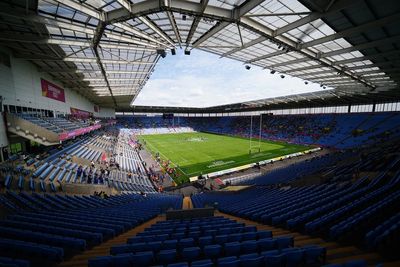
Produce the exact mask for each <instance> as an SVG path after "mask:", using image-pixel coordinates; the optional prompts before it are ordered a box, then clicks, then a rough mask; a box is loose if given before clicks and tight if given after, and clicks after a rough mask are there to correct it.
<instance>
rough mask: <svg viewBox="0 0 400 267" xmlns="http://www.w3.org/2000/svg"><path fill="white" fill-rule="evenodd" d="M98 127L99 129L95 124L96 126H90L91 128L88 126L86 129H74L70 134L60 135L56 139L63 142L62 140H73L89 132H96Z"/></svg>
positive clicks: (98, 125)
mask: <svg viewBox="0 0 400 267" xmlns="http://www.w3.org/2000/svg"><path fill="white" fill-rule="evenodd" d="M100 127H101V125H100V124H96V125H92V126H89V127H86V128H80V129H76V130H73V131H71V132H65V133H61V134H60V135H59V136H58V137H59V139H60V141H64V140H67V139H71V138H74V137H76V136H79V135H82V134H85V133H88V132H91V131H93V130H97V129H99V128H100Z"/></svg>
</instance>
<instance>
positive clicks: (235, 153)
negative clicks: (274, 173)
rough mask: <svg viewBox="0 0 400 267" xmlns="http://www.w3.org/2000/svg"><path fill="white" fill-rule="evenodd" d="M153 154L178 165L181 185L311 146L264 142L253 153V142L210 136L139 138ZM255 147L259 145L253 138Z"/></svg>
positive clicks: (153, 136) (202, 134) (196, 133)
mask: <svg viewBox="0 0 400 267" xmlns="http://www.w3.org/2000/svg"><path fill="white" fill-rule="evenodd" d="M139 140H141V142H142V143H144V142H143V141H145V147H146V149H147V150H148V151H150V152H151V153H152V154H153V155H154V154H155V153H156V152H158V153H159V155H160V157H161V158H163V159H168V160H170V161H171V162H172V164H173V165H175V166H178V167H179V169H180V170H181V172H182V173H183V175H181V176H180V177H177V178H175V182H176V183H178V184H181V183H183V182H187V181H188V179H189V177H193V176H198V175H199V174H207V173H211V172H216V171H220V170H225V169H229V168H233V167H237V166H242V165H245V164H249V163H254V162H258V161H261V160H266V159H271V158H275V157H279V156H283V155H287V154H291V153H295V152H300V151H305V150H307V149H310V146H304V145H296V144H288V143H283V142H275V141H265V140H262V141H261V142H260V152H258V149H257V150H255V149H253V150H252V153H251V154H250V153H249V139H248V138H247V139H245V138H241V137H232V136H225V135H217V134H209V133H199V132H195V133H180V134H156V135H142V136H139ZM252 144H253V145H252V146H253V147H254V146H258V139H253V142H252Z"/></svg>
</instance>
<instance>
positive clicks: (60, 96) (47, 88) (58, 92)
mask: <svg viewBox="0 0 400 267" xmlns="http://www.w3.org/2000/svg"><path fill="white" fill-rule="evenodd" d="M40 83H41V85H42V96H45V97H48V98H51V99H54V100H57V101H61V102H65V92H64V89H62V88H60V87H58V86H57V85H55V84H54V83H51V82H49V81H46V80H44V79H40Z"/></svg>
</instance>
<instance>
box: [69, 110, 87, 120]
mask: <svg viewBox="0 0 400 267" xmlns="http://www.w3.org/2000/svg"><path fill="white" fill-rule="evenodd" d="M70 110H71V115H72V116H73V117H76V118H85V119H86V118H89V117H90V116H92V115H93V113H91V112H89V111H85V110H82V109H78V108H70Z"/></svg>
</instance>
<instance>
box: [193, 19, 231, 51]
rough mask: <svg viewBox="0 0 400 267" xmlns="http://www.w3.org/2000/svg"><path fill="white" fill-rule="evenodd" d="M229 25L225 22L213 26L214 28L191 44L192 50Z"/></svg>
mask: <svg viewBox="0 0 400 267" xmlns="http://www.w3.org/2000/svg"><path fill="white" fill-rule="evenodd" d="M228 25H229V22H226V21H220V22H218V23H217V24H215V26H214V27H212V28H211V29H210V30H208V31H207V32H206V33H204V34H203V35H202V36H200V37H199V39H197V40H196V41H194V42H193V44H192V48H196V47H198V46H199V45H201V44H202V43H203V42H205V41H206V40H207V39H208V38H210V37H211V36H213V35H215V34H216V33H218V32H219V31H221V30H222V29H224V28H225V27H226V26H228Z"/></svg>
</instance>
